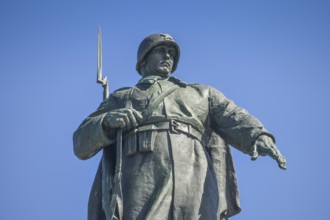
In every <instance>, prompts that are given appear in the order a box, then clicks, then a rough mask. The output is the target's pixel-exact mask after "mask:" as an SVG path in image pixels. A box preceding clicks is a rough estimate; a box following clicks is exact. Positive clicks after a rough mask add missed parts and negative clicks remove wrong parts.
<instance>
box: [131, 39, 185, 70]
mask: <svg viewBox="0 0 330 220" xmlns="http://www.w3.org/2000/svg"><path fill="white" fill-rule="evenodd" d="M161 44H167V45H171V46H173V47H174V48H175V50H176V56H175V57H174V63H173V68H172V73H173V72H174V71H175V70H176V67H177V65H178V62H179V58H180V47H179V45H178V44H177V43H176V42H175V41H174V40H173V38H172V37H171V35H169V34H152V35H149V36H148V37H146V38H144V40H143V41H142V42H141V43H140V46H139V49H138V52H137V63H136V70H137V71H138V73H139V74H140V75H141V70H140V63H141V62H142V61H143V59H144V58H145V57H146V56H147V54H148V53H149V52H150V51H151V50H152V49H153V48H154V47H156V46H158V45H161Z"/></svg>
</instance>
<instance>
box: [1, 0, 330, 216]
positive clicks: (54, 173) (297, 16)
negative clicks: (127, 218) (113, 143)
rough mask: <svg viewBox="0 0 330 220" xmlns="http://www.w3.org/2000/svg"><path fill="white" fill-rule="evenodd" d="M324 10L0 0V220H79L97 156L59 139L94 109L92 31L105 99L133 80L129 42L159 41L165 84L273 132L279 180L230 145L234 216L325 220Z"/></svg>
mask: <svg viewBox="0 0 330 220" xmlns="http://www.w3.org/2000/svg"><path fill="white" fill-rule="evenodd" d="M119 2H120V3H119ZM329 11H330V1H326V0H324V1H321V0H309V1H307V0H267V1H265V0H217V1H215V0H214V1H208V0H205V1H192V0H191V1H188V0H187V1H178V0H177V1H174V0H169V1H156V0H153V1H151V0H149V1H144V0H140V1H105V0H102V1H86V0H85V1H83V0H79V1H78V0H75V1H74V0H71V1H67V0H66V1H64V0H56V1H55V0H54V1H50V0H49V1H45V0H40V1H36V0H31V1H18V0H1V2H0V27H1V28H0V39H1V40H0V100H1V103H2V104H1V108H0V113H1V114H0V115H1V123H0V137H1V139H0V140H1V145H0V148H1V160H0V176H1V181H0V219H3V220H17V219H29V220H30V219H31V220H44V219H47V220H73V219H74V220H76V219H77V220H80V219H86V213H87V199H88V194H89V190H90V187H91V184H92V181H93V178H94V174H95V171H96V168H97V165H98V162H99V159H100V156H99V155H97V156H96V157H94V158H92V159H90V160H87V161H80V160H78V159H77V158H76V157H75V156H74V155H73V151H72V133H73V132H74V130H75V129H76V128H77V126H78V125H79V124H80V122H81V121H82V120H83V119H84V118H85V117H86V116H87V115H88V114H90V113H91V112H92V111H94V110H95V109H96V108H97V107H98V105H99V103H100V101H101V100H102V89H101V87H100V86H99V85H97V84H96V83H95V81H96V54H97V50H96V49H97V28H98V25H101V26H102V30H103V65H104V66H103V70H104V74H105V75H107V76H108V77H109V80H110V90H112V91H113V90H115V89H117V88H120V87H123V86H132V85H134V84H135V83H136V81H137V80H138V79H139V75H138V74H137V73H136V71H135V62H136V50H137V47H138V44H139V43H140V41H141V40H142V39H143V38H144V37H145V36H147V35H149V34H151V33H155V32H165V33H166V32H167V33H170V34H171V35H172V36H173V37H174V38H175V39H176V40H177V42H178V43H179V45H180V46H181V51H182V54H181V55H182V56H181V61H180V63H179V67H178V69H177V71H176V72H175V75H176V76H177V77H179V78H181V79H182V80H184V81H186V82H199V83H203V84H208V85H211V86H213V87H216V88H217V89H219V90H220V91H222V92H223V93H224V94H225V95H226V96H227V97H229V98H231V99H233V100H234V101H235V102H236V103H237V104H238V105H240V106H242V107H244V108H246V109H247V110H248V111H249V112H251V113H252V114H254V115H255V116H257V117H258V118H259V119H260V120H261V121H262V122H263V123H264V125H265V126H266V127H267V128H268V130H270V131H271V132H272V133H274V135H275V136H276V139H277V144H278V147H279V148H280V149H281V151H282V153H283V154H284V155H285V156H286V158H287V161H288V170H287V171H282V170H280V169H278V167H277V165H276V163H275V162H274V161H272V160H271V159H270V158H259V159H258V160H257V161H255V162H252V161H250V159H249V157H248V156H247V155H244V154H242V153H240V152H238V151H236V150H233V151H234V152H233V153H234V157H235V166H236V171H237V175H238V183H239V187H240V194H241V205H242V212H241V213H240V214H239V215H238V216H236V217H233V218H232V219H233V220H265V219H267V220H278V219H285V220H292V219H304V220H310V219H320V220H322V219H328V218H329V216H330V209H329V207H328V203H329V201H328V200H329V197H330V187H329V186H330V171H329V168H330V163H329V156H330V145H329V136H330V133H329V125H330V117H329V112H330V86H329V84H330V13H329Z"/></svg>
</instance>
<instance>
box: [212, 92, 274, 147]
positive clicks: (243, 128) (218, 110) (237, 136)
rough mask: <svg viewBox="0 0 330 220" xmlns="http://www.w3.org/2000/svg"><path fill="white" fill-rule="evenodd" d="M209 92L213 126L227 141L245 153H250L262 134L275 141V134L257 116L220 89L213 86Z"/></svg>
mask: <svg viewBox="0 0 330 220" xmlns="http://www.w3.org/2000/svg"><path fill="white" fill-rule="evenodd" d="M209 92H210V93H209V110H210V120H211V127H212V128H213V129H214V131H215V132H216V133H218V134H219V135H220V136H221V137H222V138H223V139H224V140H225V141H226V142H227V143H229V144H230V145H231V146H233V147H235V148H237V149H238V150H240V151H242V152H244V153H250V152H251V151H252V145H253V143H254V141H255V140H256V139H257V138H258V137H259V136H260V135H267V136H270V137H271V138H272V139H273V141H274V142H275V139H274V136H273V135H272V134H271V133H269V132H268V131H267V130H266V129H265V128H264V126H263V124H262V123H261V122H260V121H259V120H258V119H257V118H255V117H254V116H253V115H251V114H249V113H248V112H247V111H246V110H245V109H243V108H240V107H238V106H237V105H236V104H235V103H234V102H233V101H232V100H229V99H227V98H226V97H225V96H224V95H223V94H222V93H220V92H219V91H218V90H216V89H213V88H211V89H210V91H209Z"/></svg>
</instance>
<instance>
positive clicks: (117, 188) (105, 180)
mask: <svg viewBox="0 0 330 220" xmlns="http://www.w3.org/2000/svg"><path fill="white" fill-rule="evenodd" d="M96 82H97V83H99V84H101V85H102V87H103V100H105V99H107V98H108V97H109V86H108V78H107V77H106V76H102V32H101V27H100V26H99V29H98V38H97V79H96ZM122 133H123V130H122V129H121V128H120V129H118V130H117V143H116V168H115V176H114V182H113V183H114V186H113V190H112V197H111V201H110V197H109V196H110V189H111V188H112V187H111V180H110V173H111V170H110V168H109V167H110V166H109V161H108V160H109V159H107V156H106V154H107V152H106V149H103V156H102V204H103V209H104V212H105V216H106V220H114V219H116V220H118V219H122V216H121V215H122V210H121V204H120V205H118V207H117V208H118V215H119V216H116V215H115V212H116V206H117V203H121V201H119V193H121V175H122V154H123V153H122Z"/></svg>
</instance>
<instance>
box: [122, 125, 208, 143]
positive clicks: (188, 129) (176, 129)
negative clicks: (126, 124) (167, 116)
mask: <svg viewBox="0 0 330 220" xmlns="http://www.w3.org/2000/svg"><path fill="white" fill-rule="evenodd" d="M161 130H169V131H170V132H171V133H175V134H179V133H183V134H186V135H188V136H192V137H194V138H196V139H198V140H199V141H201V140H202V136H203V133H202V132H201V131H199V130H198V129H196V128H195V127H193V126H192V125H191V124H188V123H184V122H181V121H177V120H170V121H164V122H156V123H153V124H147V125H143V126H140V127H137V128H135V129H133V130H131V131H129V132H128V133H127V134H126V135H125V136H124V139H125V138H126V137H128V136H130V135H132V134H135V133H138V132H143V131H161Z"/></svg>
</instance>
